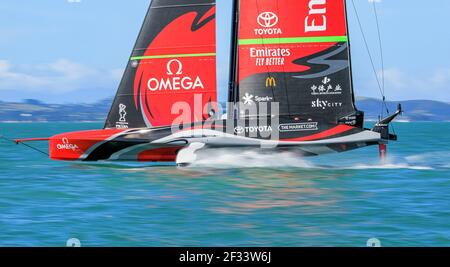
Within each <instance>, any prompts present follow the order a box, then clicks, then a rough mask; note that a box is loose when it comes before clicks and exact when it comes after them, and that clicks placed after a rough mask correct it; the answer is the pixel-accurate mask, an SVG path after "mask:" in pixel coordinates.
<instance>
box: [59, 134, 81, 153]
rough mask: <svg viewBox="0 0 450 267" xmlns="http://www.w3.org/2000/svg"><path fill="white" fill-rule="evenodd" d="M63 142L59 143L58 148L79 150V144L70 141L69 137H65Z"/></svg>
mask: <svg viewBox="0 0 450 267" xmlns="http://www.w3.org/2000/svg"><path fill="white" fill-rule="evenodd" d="M61 141H62V144H57V145H56V148H57V149H59V150H72V151H76V150H78V146H77V145H75V144H71V143H70V142H69V139H67V138H66V137H64V138H63V139H62V140H61Z"/></svg>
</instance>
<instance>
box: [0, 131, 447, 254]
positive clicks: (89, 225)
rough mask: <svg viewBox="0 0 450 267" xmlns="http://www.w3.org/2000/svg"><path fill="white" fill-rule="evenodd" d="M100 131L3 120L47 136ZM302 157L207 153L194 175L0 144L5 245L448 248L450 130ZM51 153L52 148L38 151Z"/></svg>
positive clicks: (0, 225)
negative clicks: (382, 156)
mask: <svg viewBox="0 0 450 267" xmlns="http://www.w3.org/2000/svg"><path fill="white" fill-rule="evenodd" d="M101 127H102V124H99V123H79V124H73V123H71V124H69V123H42V124H38V123H33V124H0V134H3V135H5V136H7V137H47V136H50V135H52V134H55V133H60V132H65V131H74V130H86V129H96V128H101ZM395 128H396V132H397V134H399V138H400V140H399V141H398V142H395V143H392V144H391V145H389V155H390V157H389V160H388V162H387V163H386V164H381V163H380V162H379V160H378V151H377V147H370V148H365V149H361V150H357V151H353V152H348V153H344V154H334V155H327V156H321V157H315V158H303V159H302V158H299V157H297V156H295V155H292V154H268V155H260V154H256V153H255V152H250V151H242V153H236V152H232V151H226V150H224V151H210V152H208V155H207V156H206V157H202V158H201V159H200V160H199V162H198V163H196V164H194V166H191V167H189V168H176V167H173V166H168V167H167V166H163V167H162V166H159V167H152V166H149V165H148V164H147V165H146V164H137V163H117V164H106V163H100V164H77V163H67V162H54V161H50V160H49V159H47V158H46V157H45V156H44V155H41V154H39V153H38V152H36V151H34V150H31V149H29V148H27V147H25V146H23V145H14V144H12V143H8V142H6V141H3V140H2V141H0V246H61V247H63V246H66V241H67V240H68V239H70V238H76V239H78V240H80V242H81V245H82V246H327V247H329V246H357V247H364V246H366V242H367V240H368V239H370V238H377V239H379V240H380V242H381V245H382V246H450V174H449V171H450V134H449V133H450V123H397V124H396V125H395ZM35 145H36V146H37V147H40V148H41V149H46V143H40V144H39V143H36V144H35Z"/></svg>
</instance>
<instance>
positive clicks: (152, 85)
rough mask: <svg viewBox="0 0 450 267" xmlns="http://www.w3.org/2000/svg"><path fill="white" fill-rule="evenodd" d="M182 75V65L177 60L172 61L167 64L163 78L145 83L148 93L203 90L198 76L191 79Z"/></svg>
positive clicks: (203, 87) (152, 79)
mask: <svg viewBox="0 0 450 267" xmlns="http://www.w3.org/2000/svg"><path fill="white" fill-rule="evenodd" d="M181 75H183V64H182V63H181V61H179V60H178V59H172V60H170V61H169V62H167V76H170V77H165V78H160V79H157V78H151V79H150V80H148V82H147V87H148V89H149V90H150V91H152V92H155V91H167V90H169V91H179V90H195V89H198V88H201V89H205V86H204V85H203V83H202V80H201V79H200V77H199V76H197V77H195V78H192V77H189V76H181Z"/></svg>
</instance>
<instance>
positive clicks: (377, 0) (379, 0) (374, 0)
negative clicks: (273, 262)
mask: <svg viewBox="0 0 450 267" xmlns="http://www.w3.org/2000/svg"><path fill="white" fill-rule="evenodd" d="M368 1H369V3H381V2H382V0H368Z"/></svg>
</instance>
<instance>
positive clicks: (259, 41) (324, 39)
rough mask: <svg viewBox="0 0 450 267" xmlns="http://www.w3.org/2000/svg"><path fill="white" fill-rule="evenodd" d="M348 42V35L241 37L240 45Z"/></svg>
mask: <svg viewBox="0 0 450 267" xmlns="http://www.w3.org/2000/svg"><path fill="white" fill-rule="evenodd" d="M333 42H348V37H347V36H321V37H287V38H265V39H239V45H267V44H296V43H333Z"/></svg>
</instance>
